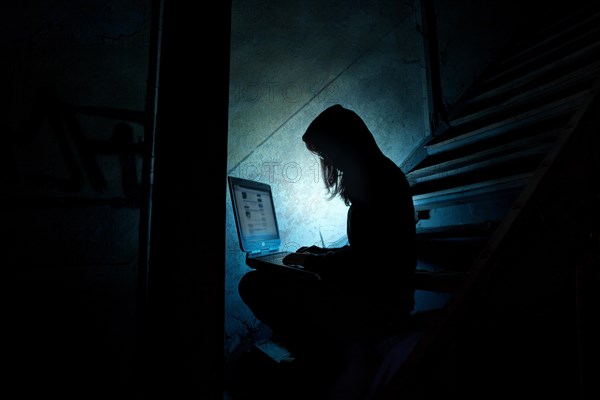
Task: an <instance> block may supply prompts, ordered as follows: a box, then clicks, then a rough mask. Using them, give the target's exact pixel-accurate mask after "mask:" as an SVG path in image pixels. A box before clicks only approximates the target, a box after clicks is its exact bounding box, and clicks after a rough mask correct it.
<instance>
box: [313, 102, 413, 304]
mask: <svg viewBox="0 0 600 400" xmlns="http://www.w3.org/2000/svg"><path fill="white" fill-rule="evenodd" d="M302 139H303V140H304V141H305V142H306V143H307V145H308V146H309V148H311V149H312V150H313V151H315V152H316V153H317V154H319V155H320V156H321V157H324V158H326V159H328V160H329V161H330V163H331V164H333V165H335V167H336V168H337V169H338V170H339V171H341V174H343V177H344V181H345V187H346V192H345V197H346V198H347V200H348V201H347V204H348V205H349V208H348V215H347V234H348V245H347V246H344V247H342V248H339V249H332V250H331V251H329V252H327V253H326V254H323V255H310V256H308V257H307V259H306V263H305V267H306V268H307V269H312V270H315V271H317V272H319V273H321V274H322V276H323V279H324V281H326V282H328V283H329V284H334V285H337V286H339V287H341V288H342V289H343V290H346V291H348V293H352V294H353V295H358V296H360V295H365V296H370V297H372V298H379V299H381V300H382V301H383V302H387V303H389V302H390V301H393V302H396V301H398V302H400V303H401V304H403V305H406V304H408V307H409V308H410V309H412V306H413V299H414V289H413V275H414V272H415V268H416V256H415V215H414V207H413V202H412V196H411V192H410V186H409V184H408V181H407V179H406V176H405V175H404V173H403V172H402V170H401V169H400V167H399V166H398V165H396V164H395V163H394V162H393V161H392V160H390V159H389V158H388V157H387V156H385V155H384V154H383V153H382V151H381V150H380V148H379V147H378V145H377V143H376V141H375V139H374V137H373V135H372V133H371V132H370V130H369V129H368V127H367V126H366V124H365V123H364V121H363V120H362V119H361V118H360V117H359V116H358V115H357V114H356V113H355V112H353V111H351V110H348V109H345V108H343V107H342V106H340V105H334V106H332V107H329V108H328V109H326V110H325V111H323V112H322V113H321V114H319V116H317V118H315V120H314V121H313V122H312V123H311V124H310V125H309V126H308V128H307V130H306V132H305V133H304V135H303V137H302Z"/></svg>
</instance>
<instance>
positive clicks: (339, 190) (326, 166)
mask: <svg viewBox="0 0 600 400" xmlns="http://www.w3.org/2000/svg"><path fill="white" fill-rule="evenodd" d="M306 147H307V148H308V150H309V151H310V152H311V153H313V154H314V155H316V156H317V157H319V164H320V166H321V176H322V178H323V183H324V185H325V190H326V191H327V195H328V199H329V200H331V199H333V198H335V197H336V196H340V198H341V199H342V200H343V201H344V204H345V205H347V206H349V205H350V198H349V197H348V194H347V191H346V181H345V179H344V172H343V171H341V170H339V169H338V168H336V167H335V166H333V165H332V164H331V163H330V162H329V160H328V159H327V157H325V156H324V155H323V154H321V153H320V152H319V151H318V150H317V149H316V148H315V146H314V145H313V144H311V143H310V142H306Z"/></svg>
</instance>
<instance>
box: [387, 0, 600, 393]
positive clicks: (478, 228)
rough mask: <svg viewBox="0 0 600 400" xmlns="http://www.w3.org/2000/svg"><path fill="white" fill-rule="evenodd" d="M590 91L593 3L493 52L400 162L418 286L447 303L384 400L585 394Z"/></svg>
mask: <svg viewBox="0 0 600 400" xmlns="http://www.w3.org/2000/svg"><path fill="white" fill-rule="evenodd" d="M599 89H600V3H599V2H595V3H593V4H592V3H590V4H588V5H585V6H582V7H581V8H580V9H578V10H577V11H576V12H571V14H569V15H561V16H560V18H557V21H556V22H553V23H551V24H548V26H547V27H546V28H544V29H541V30H539V31H537V32H535V33H533V34H531V35H528V36H523V37H521V38H520V39H519V40H518V42H517V43H514V44H513V45H512V46H510V47H509V48H507V49H506V51H505V52H503V53H501V54H499V56H498V57H497V59H496V60H495V62H493V63H492V64H490V66H489V67H488V68H487V69H486V70H485V71H484V72H483V73H482V75H481V76H480V77H479V78H478V79H477V80H476V82H474V84H473V85H472V86H471V87H470V88H469V89H468V90H467V91H466V92H465V93H464V95H463V96H462V98H461V99H460V100H459V101H458V102H457V103H456V104H455V105H454V106H453V107H452V109H451V110H450V111H449V112H448V114H447V115H446V116H445V118H443V122H442V123H441V124H440V126H439V127H438V128H437V130H436V131H435V132H434V134H433V135H432V137H431V140H430V141H429V142H427V143H426V144H425V145H424V149H423V150H424V151H422V152H420V153H419V154H421V156H420V157H419V159H416V160H414V159H413V160H410V163H411V165H412V166H411V167H410V169H408V170H407V169H405V171H407V178H408V180H409V182H410V184H411V187H412V190H413V195H414V196H413V201H414V205H415V211H416V213H417V220H418V222H417V237H418V246H417V251H418V256H419V266H418V272H417V278H418V279H417V285H418V289H421V290H425V291H432V292H445V293H448V294H449V297H448V300H447V302H445V303H444V304H442V305H440V308H439V309H438V310H436V317H435V318H434V319H433V320H432V319H428V321H427V326H426V327H425V328H423V329H422V331H421V333H422V335H421V336H420V338H419V340H417V341H416V342H415V344H414V346H413V347H412V350H411V351H410V354H409V356H408V357H407V360H406V362H404V363H403V364H402V366H400V367H398V368H397V371H396V373H395V374H394V375H393V377H390V378H389V382H388V383H389V384H388V385H387V389H386V390H384V392H385V393H384V394H383V395H382V396H381V397H382V398H393V397H394V396H396V395H397V394H398V393H404V394H408V393H412V394H420V395H424V394H428V395H431V394H460V395H461V396H463V397H469V396H471V395H472V396H473V397H476V396H481V393H480V392H478V388H480V387H482V386H484V385H488V386H490V387H493V388H494V390H496V388H498V390H500V392H502V390H503V389H502V388H504V390H506V393H505V394H506V395H509V394H510V393H513V392H514V390H515V385H517V384H521V386H522V387H523V388H524V389H523V390H524V391H525V392H523V394H525V393H526V392H527V391H528V390H531V394H534V395H536V397H539V396H540V394H547V395H552V394H557V393H558V392H560V391H565V392H569V395H571V396H572V397H569V398H584V397H585V396H586V395H587V394H589V392H590V391H591V390H592V389H590V385H588V384H589V383H590V382H591V372H590V365H591V363H592V358H591V356H590V355H589V354H590V352H591V351H593V352H596V353H597V346H595V347H594V346H592V345H591V344H590V343H591V340H590V338H592V334H591V333H590V332H594V333H597V329H595V330H594V328H592V327H591V326H592V324H591V323H590V319H591V318H590V314H589V312H590V309H591V306H590V305H589V304H591V302H592V301H596V300H597V299H598V295H596V294H592V292H595V291H596V290H595V289H596V288H597V286H593V285H594V284H597V283H600V279H599V278H598V269H599V268H598V267H599V266H600V262H599V261H598V249H599V248H600V243H599V242H598V227H599V225H600V222H599V221H600V218H599V212H598V211H597V210H596V208H597V206H599V205H600V190H599V186H598V183H596V182H598V181H600V167H599V164H600V161H598V160H599V159H600V153H599V142H600V100H599V99H600V96H598V95H597V93H598V90H599ZM592 311H595V310H593V309H592ZM557 345H558V346H557ZM549 349H553V350H551V351H550V352H548V351H549ZM548 354H551V356H549V355H548ZM499 362H500V363H502V362H504V365H507V366H508V367H509V370H508V371H509V372H503V373H501V374H498V373H492V372H491V370H494V371H495V370H497V367H498V365H499V364H498V363H499ZM530 368H532V369H535V371H534V370H531V369H530ZM534 372H535V373H538V375H540V374H541V375H540V376H542V378H532V377H531V374H533V373H534ZM449 374H450V375H452V374H454V375H453V379H444V378H440V376H442V375H444V376H446V377H448V375H449ZM433 376H437V378H436V377H433ZM557 382H560V383H557ZM417 392H418V393H417ZM392 393H393V394H392ZM596 394H597V392H596ZM386 395H387V396H388V397H386ZM484 397H485V396H484ZM479 398H480V397H479Z"/></svg>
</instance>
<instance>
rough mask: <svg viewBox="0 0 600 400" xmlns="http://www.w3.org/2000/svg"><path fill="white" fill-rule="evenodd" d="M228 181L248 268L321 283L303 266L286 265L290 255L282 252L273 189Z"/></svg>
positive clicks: (239, 236) (240, 179)
mask: <svg viewBox="0 0 600 400" xmlns="http://www.w3.org/2000/svg"><path fill="white" fill-rule="evenodd" d="M227 180H228V183H229V193H230V194H231V204H232V207H233V216H234V218H235V226H236V229H237V233H238V239H239V243H240V248H241V249H242V251H243V252H245V253H246V265H248V266H249V267H250V268H253V269H269V270H274V271H281V272H293V273H300V274H302V276H305V277H308V278H311V279H317V280H320V279H321V278H320V277H319V275H317V274H316V273H314V272H310V271H307V270H305V269H304V268H303V267H302V266H300V265H287V264H284V263H283V261H282V260H283V258H284V257H285V256H286V255H287V254H289V253H290V252H289V251H282V250H281V249H280V246H281V237H280V236H279V226H278V225H277V215H276V213H275V203H274V202H273V192H272V191H271V186H270V185H269V184H267V183H262V182H257V181H252V180H249V179H243V178H237V177H233V176H228V177H227Z"/></svg>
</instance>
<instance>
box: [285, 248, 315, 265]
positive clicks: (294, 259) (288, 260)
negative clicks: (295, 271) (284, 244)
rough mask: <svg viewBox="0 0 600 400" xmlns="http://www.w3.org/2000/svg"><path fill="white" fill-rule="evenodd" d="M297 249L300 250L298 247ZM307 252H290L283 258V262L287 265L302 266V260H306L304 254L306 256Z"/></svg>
mask: <svg viewBox="0 0 600 400" xmlns="http://www.w3.org/2000/svg"><path fill="white" fill-rule="evenodd" d="M298 250H300V249H298ZM308 254H309V253H306V252H300V253H299V252H295V253H290V254H288V255H287V256H285V257H284V258H283V263H284V264H287V265H302V266H304V262H305V261H306V256H308Z"/></svg>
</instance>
